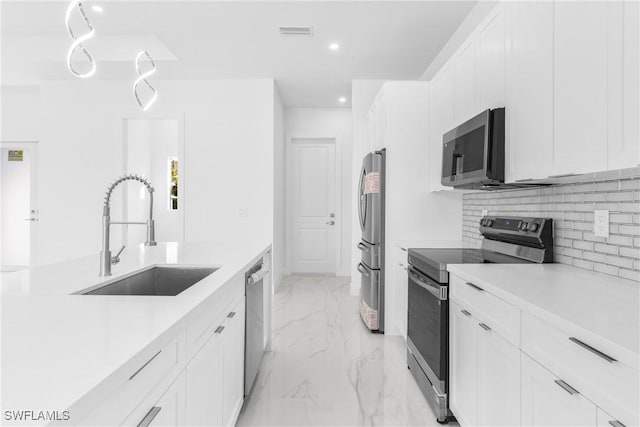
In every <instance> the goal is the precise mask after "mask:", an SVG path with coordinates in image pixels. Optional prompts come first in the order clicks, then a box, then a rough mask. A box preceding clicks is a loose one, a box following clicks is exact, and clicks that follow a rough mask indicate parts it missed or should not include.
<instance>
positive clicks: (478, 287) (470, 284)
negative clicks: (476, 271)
mask: <svg viewBox="0 0 640 427" xmlns="http://www.w3.org/2000/svg"><path fill="white" fill-rule="evenodd" d="M465 285H467V286H471V287H472V288H473V289H475V290H476V291H480V292H483V291H484V289H482V288H481V287H480V286H477V285H474V284H473V283H469V282H466V283H465Z"/></svg>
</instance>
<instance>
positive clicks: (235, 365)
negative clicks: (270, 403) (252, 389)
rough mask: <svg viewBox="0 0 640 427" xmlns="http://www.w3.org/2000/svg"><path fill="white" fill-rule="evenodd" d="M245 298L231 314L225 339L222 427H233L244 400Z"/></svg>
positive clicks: (226, 326)
mask: <svg viewBox="0 0 640 427" xmlns="http://www.w3.org/2000/svg"><path fill="white" fill-rule="evenodd" d="M244 312H245V301H244V298H243V299H242V301H240V303H238V305H237V306H236V307H235V308H234V309H233V311H231V312H229V314H228V315H227V319H226V320H225V323H224V326H225V330H224V331H223V333H222V338H223V344H222V345H223V377H222V380H223V382H224V391H223V393H222V425H223V426H233V425H234V424H235V421H236V419H237V417H238V414H239V413H240V408H241V407H242V402H243V398H244V328H245V325H244V318H245V316H244Z"/></svg>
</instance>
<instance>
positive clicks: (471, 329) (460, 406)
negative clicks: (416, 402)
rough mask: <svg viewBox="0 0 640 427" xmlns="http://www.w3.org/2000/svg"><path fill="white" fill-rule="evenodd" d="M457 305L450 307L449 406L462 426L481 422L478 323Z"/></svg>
mask: <svg viewBox="0 0 640 427" xmlns="http://www.w3.org/2000/svg"><path fill="white" fill-rule="evenodd" d="M463 310H464V309H463V308H462V307H460V306H459V305H458V304H456V303H455V302H453V301H452V302H451V305H450V312H449V318H450V322H451V324H450V326H449V331H450V336H449V379H450V381H449V406H450V407H451V411H452V412H453V415H455V416H456V418H457V419H458V420H459V421H460V424H461V425H463V426H464V425H469V426H471V425H477V424H478V422H477V420H478V416H477V414H478V399H477V396H478V395H477V390H478V381H477V378H478V351H477V345H476V336H477V334H476V333H477V329H478V324H477V322H476V321H474V319H473V317H472V316H471V313H469V311H467V310H465V311H463Z"/></svg>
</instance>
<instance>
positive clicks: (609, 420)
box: [597, 408, 624, 427]
mask: <svg viewBox="0 0 640 427" xmlns="http://www.w3.org/2000/svg"><path fill="white" fill-rule="evenodd" d="M597 414H598V415H597V416H598V421H597V426H598V427H622V426H624V424H623V423H621V422H620V421H619V420H617V419H616V418H615V417H613V416H611V415H609V414H608V413H606V412H605V411H603V410H602V409H600V408H598V412H597Z"/></svg>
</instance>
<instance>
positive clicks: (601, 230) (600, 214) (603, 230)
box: [593, 211, 609, 237]
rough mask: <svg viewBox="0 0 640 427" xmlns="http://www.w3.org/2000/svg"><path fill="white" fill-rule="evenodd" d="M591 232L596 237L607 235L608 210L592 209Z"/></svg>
mask: <svg viewBox="0 0 640 427" xmlns="http://www.w3.org/2000/svg"><path fill="white" fill-rule="evenodd" d="M593 233H594V234H595V235H596V236H598V237H609V211H593Z"/></svg>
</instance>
